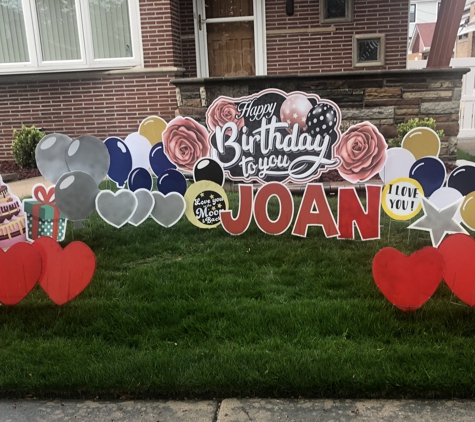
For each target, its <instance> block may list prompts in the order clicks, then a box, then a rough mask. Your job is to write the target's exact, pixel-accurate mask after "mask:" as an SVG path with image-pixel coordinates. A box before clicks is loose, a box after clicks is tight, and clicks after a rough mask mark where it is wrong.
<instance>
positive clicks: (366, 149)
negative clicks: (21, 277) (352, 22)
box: [0, 89, 475, 311]
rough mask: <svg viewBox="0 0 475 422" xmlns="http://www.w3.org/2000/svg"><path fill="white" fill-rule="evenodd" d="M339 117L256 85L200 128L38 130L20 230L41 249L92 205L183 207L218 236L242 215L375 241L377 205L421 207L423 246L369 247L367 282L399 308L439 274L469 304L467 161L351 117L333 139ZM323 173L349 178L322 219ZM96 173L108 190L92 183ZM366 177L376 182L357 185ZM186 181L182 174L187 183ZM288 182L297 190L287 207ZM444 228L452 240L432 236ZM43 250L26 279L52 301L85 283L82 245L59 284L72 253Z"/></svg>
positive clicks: (166, 214) (134, 216) (146, 125)
mask: <svg viewBox="0 0 475 422" xmlns="http://www.w3.org/2000/svg"><path fill="white" fill-rule="evenodd" d="M340 124H341V111H340V109H339V108H338V106H337V105H336V104H335V103H334V102H332V101H330V100H326V99H322V98H320V97H319V96H318V95H315V94H306V93H303V92H292V93H285V92H283V91H280V90H277V89H267V90H265V91H262V92H259V93H257V94H253V95H250V96H246V97H241V98H230V97H219V98H217V99H216V100H215V101H214V102H213V103H212V104H211V106H210V107H209V108H208V110H207V113H206V127H205V126H203V125H201V124H199V123H198V122H196V121H195V120H193V119H191V118H188V117H181V116H180V117H176V118H175V119H173V120H171V121H170V122H168V123H167V122H165V121H164V120H163V119H161V118H160V117H158V116H150V117H147V118H146V119H144V120H143V121H142V122H141V123H140V125H139V128H138V131H137V132H134V133H131V134H129V135H128V136H127V137H126V138H125V140H122V139H121V138H119V137H116V136H111V137H108V138H107V139H106V140H105V141H104V142H102V141H101V140H99V139H97V138H96V137H94V136H90V135H83V136H80V137H78V138H77V139H74V140H73V139H71V138H69V137H68V136H66V135H62V134H49V135H46V136H45V137H44V138H43V139H42V140H41V141H40V143H39V144H38V147H37V149H36V159H37V164H38V168H39V169H40V171H41V172H42V174H43V176H44V177H45V178H46V179H47V180H49V181H50V182H52V183H53V184H55V186H54V187H53V188H51V190H46V188H45V187H36V190H35V191H34V192H33V196H34V200H32V201H26V202H25V203H24V204H25V205H24V206H26V208H25V210H26V213H25V214H26V217H27V219H28V221H29V222H30V223H28V227H27V228H26V229H27V231H28V236H27V238H28V239H31V241H34V242H35V244H36V246H38V247H39V246H40V245H43V244H46V243H45V242H44V241H42V240H41V239H43V238H45V236H47V237H48V238H49V239H50V240H51V241H61V240H62V239H63V238H64V234H65V230H66V224H65V221H66V220H71V221H73V222H74V223H75V226H76V227H78V228H79V227H80V226H82V223H83V222H84V221H85V220H87V218H88V216H89V215H90V214H91V213H92V212H93V211H96V212H97V214H98V215H99V216H100V217H101V218H102V219H103V220H104V222H105V223H106V224H109V225H111V226H112V227H114V228H116V229H120V228H121V227H124V226H127V225H129V224H130V225H132V226H139V225H140V224H143V223H144V222H145V221H147V220H149V219H152V220H153V221H155V222H156V223H157V224H159V225H161V226H162V227H165V228H171V227H172V226H173V225H175V224H176V223H177V222H178V221H180V219H181V218H182V217H183V215H185V216H186V218H187V219H188V220H189V221H190V222H191V223H192V224H194V225H195V226H197V227H199V228H202V229H212V228H216V227H219V226H222V227H223V228H224V230H225V231H227V232H228V233H230V234H232V235H240V234H242V233H244V232H245V231H246V230H247V229H248V227H249V225H250V224H251V221H252V220H254V221H255V223H256V225H257V226H258V227H259V229H260V230H261V231H263V232H264V233H267V234H271V235H280V234H282V233H284V232H286V231H287V230H289V229H290V230H291V233H292V234H293V235H295V236H300V237H306V236H307V232H308V228H309V227H311V226H318V227H321V230H322V231H323V233H324V234H325V236H326V237H327V238H331V237H336V238H338V239H354V238H355V228H356V229H357V230H358V232H359V235H360V238H361V239H362V240H372V239H379V238H380V211H381V207H382V209H383V210H384V212H385V213H386V214H387V215H388V216H389V217H390V218H392V219H395V220H409V219H411V218H414V217H416V216H417V214H419V213H420V212H421V211H422V212H423V215H422V217H420V218H419V219H417V220H416V221H414V222H413V223H412V224H411V225H410V226H409V227H408V228H409V229H415V230H424V231H428V232H430V237H431V242H432V247H427V248H424V249H422V250H421V251H418V252H416V253H415V254H413V255H411V256H410V257H406V256H405V255H403V254H401V253H400V252H398V251H396V250H395V249H392V248H384V249H382V250H381V251H380V253H378V254H377V255H376V257H375V259H374V262H373V276H374V279H375V282H376V284H377V286H378V288H379V289H380V290H381V292H382V293H383V295H384V296H385V297H386V298H387V299H388V300H389V301H390V302H391V303H393V304H394V305H395V306H397V307H398V308H400V309H402V310H404V311H412V310H415V309H417V308H418V307H420V306H422V305H423V304H424V303H425V301H427V300H428V299H429V298H430V296H431V295H432V294H433V293H434V291H435V290H436V288H437V286H438V285H439V284H440V281H441V279H442V278H443V279H444V280H445V281H446V283H447V284H448V286H449V287H450V288H451V289H452V291H453V292H454V294H455V295H458V297H460V299H461V300H462V301H464V302H465V303H467V304H468V305H470V306H475V294H471V292H475V276H473V274H474V273H475V270H474V271H471V269H472V267H473V265H475V264H473V262H474V260H473V259H472V258H471V255H470V253H469V252H470V251H473V250H475V241H474V240H473V239H472V238H471V237H469V236H467V232H466V230H465V228H464V227H463V226H462V225H461V224H462V223H463V224H464V225H465V226H466V227H468V228H470V229H474V228H475V167H471V166H462V167H459V168H457V169H456V170H454V171H453V172H452V173H451V174H450V176H449V178H448V179H447V180H446V170H445V166H444V163H443V162H442V161H441V160H440V159H439V157H438V154H439V152H440V139H439V137H438V136H437V134H436V133H435V132H434V131H432V130H431V129H428V128H416V129H413V130H412V131H410V132H409V133H408V134H407V135H406V137H405V138H404V140H403V143H402V147H401V148H391V149H389V150H388V149H387V143H386V141H385V139H384V137H383V136H382V135H381V133H380V132H379V131H378V129H377V128H376V127H375V126H374V125H373V124H371V123H370V122H362V123H359V124H356V125H353V126H351V127H350V128H349V129H348V130H346V131H345V132H344V133H342V132H341V128H340ZM330 170H337V171H338V173H339V174H340V176H341V177H342V178H343V179H345V180H346V181H347V182H349V183H350V185H349V186H346V187H341V188H339V190H338V207H337V215H336V218H335V216H334V215H333V213H332V211H331V209H330V207H329V204H328V201H327V197H326V195H325V192H324V187H323V185H322V184H321V183H317V182H316V181H317V180H318V178H319V177H320V176H321V175H322V174H324V173H325V172H328V171H330ZM106 174H107V177H108V178H109V179H110V180H112V181H114V182H115V184H116V185H117V187H118V188H119V190H118V191H116V192H113V191H112V190H109V189H106V190H100V189H99V188H98V185H99V183H100V182H101V180H102V179H103V178H104V176H105V175H106ZM378 175H379V178H380V179H381V180H382V181H383V184H382V185H381V184H380V183H375V182H371V180H373V179H376V178H377V176H378ZM187 176H188V177H189V176H192V177H193V183H192V184H191V185H190V186H188V183H187V180H186V177H187ZM154 177H155V179H154ZM226 178H227V179H229V180H231V181H236V182H239V183H240V184H239V209H238V211H237V212H236V213H235V214H234V213H233V212H232V211H231V210H230V209H229V201H228V198H227V194H226V191H225V190H224V188H223V187H224V182H225V180H226ZM154 180H155V182H154ZM289 183H292V184H298V185H305V190H304V193H303V197H302V200H301V203H300V206H299V208H298V210H296V209H294V199H293V197H292V194H291V191H290V189H289V187H288V184H289ZM356 183H365V188H366V189H365V195H366V198H365V200H366V201H365V203H366V204H365V205H363V204H362V201H361V200H360V198H359V197H358V195H357V193H356V190H355V187H353V186H351V184H356ZM256 185H257V186H258V189H256ZM154 186H156V190H154ZM40 191H41V192H42V195H39V193H41V192H40ZM53 192H54V196H53ZM271 198H277V199H278V203H279V213H278V216H277V217H276V218H271V216H270V215H269V212H268V208H269V201H270V200H271ZM7 200H8V198H7V199H5V201H7ZM5 201H4V202H5ZM4 209H5V210H4V212H3V213H2V218H3V220H2V219H0V228H1V224H4V225H8V224H10V222H9V220H8V219H9V218H10V217H9V216H10V215H11V214H12V211H11V209H12V206H11V205H9V204H5V206H4ZM21 211H22V212H23V210H21ZM43 211H44V212H43ZM47 211H48V212H47ZM19 212H20V210H19ZM295 214H296V217H295V218H294V215H295ZM10 233H11V231H10ZM447 234H452V236H449V237H448V238H446V239H444V238H445V237H446V235H447ZM9 236H10V237H11V234H9ZM42 242H43V243H42ZM47 246H48V248H46V249H45V250H44V251H43V252H42V254H43V255H42V259H41V262H42V264H41V265H40V264H38V265H37V266H36V269H37V272H39V271H40V269H41V266H43V271H48V272H49V274H50V276H48V277H47V278H43V279H42V280H43V281H41V280H40V284H41V285H42V286H43V287H45V286H46V287H45V288H46V289H47V292H48V294H49V295H50V297H52V298H53V300H54V301H55V303H58V304H63V303H65V302H67V301H69V300H71V299H72V298H73V297H74V296H75V295H77V294H78V293H79V292H80V291H81V290H82V289H83V288H84V287H85V286H86V285H87V283H88V282H89V280H90V278H91V277H92V274H93V269H94V265H93V264H94V259H93V255H91V253H92V251H91V253H89V252H88V251H87V250H86V249H85V248H84V247H85V245H84V247H83V246H81V248H82V249H83V250H84V252H85V253H84V254H83V255H84V257H83V258H81V259H82V261H83V263H84V264H85V263H88V265H85V267H88V268H90V269H91V271H89V272H88V273H87V274H84V277H83V278H81V279H80V280H77V281H76V280H75V279H73V278H72V275H68V277H66V278H67V280H66V281H65V283H66V284H62V282H61V278H62V277H60V276H59V274H63V273H64V274H66V272H68V271H69V270H70V268H73V267H71V265H72V263H73V260H72V259H70V256H72V254H71V255H70V254H64V253H62V252H61V251H62V249H58V250H56V249H55V248H54V247H53V246H52V245H51V244H50V243H48V244H47ZM40 249H41V248H40ZM25 250H26V249H25ZM75 250H76V249H74V248H70V249H69V251H75ZM21 251H22V249H21V248H17V249H16V250H15V251H13V250H12V252H11V254H12V256H15V260H16V261H18V262H24V259H23V258H21V256H22V252H21ZM29 251H30V253H31V249H29ZM45 251H47V253H46V252H45ZM65 251H66V249H65ZM86 252H87V253H86ZM78 256H79V255H78ZM81 256H82V255H81ZM61 257H63V258H61ZM65 257H68V258H67V259H66V258H65ZM35 259H36V258H35ZM81 259H79V260H78V261H77V264H78V265H81ZM38 262H39V261H38ZM75 262H76V261H75ZM460 268H462V270H461V269H460ZM467 268H468V269H467ZM53 274H54V277H53ZM68 274H70V273H69V272H68ZM71 274H72V273H71ZM422 275H425V276H424V277H423V276H422ZM35 277H36V275H35ZM35 277H32V282H31V283H30V284H31V285H30V287H31V286H32V285H34V283H35V282H36V281H35ZM13 279H14V278H13ZM46 280H50V281H51V282H50V281H48V283H47V282H46ZM53 280H54V281H53ZM71 285H74V286H77V290H76V293H74V294H73V295H72V296H64V294H63V293H61V292H66V291H70V290H71ZM0 293H1V292H0ZM26 294H27V291H25V292H23V291H22V294H21V295H18V298H16V299H15V300H11V299H7V300H2V297H1V294H0V302H3V303H4V304H8V303H10V304H13V303H17V302H18V300H21V298H22V297H24V295H26Z"/></svg>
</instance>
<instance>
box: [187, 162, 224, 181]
mask: <svg viewBox="0 0 475 422" xmlns="http://www.w3.org/2000/svg"><path fill="white" fill-rule="evenodd" d="M193 179H194V181H195V182H200V181H202V180H209V181H210V182H214V183H216V184H217V185H219V186H223V185H224V170H223V167H222V166H221V164H219V163H218V162H217V161H216V160H213V159H212V158H209V157H204V158H201V159H199V160H198V161H197V162H196V164H195V167H194V168H193Z"/></svg>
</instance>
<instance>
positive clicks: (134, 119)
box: [0, 74, 176, 159]
mask: <svg viewBox="0 0 475 422" xmlns="http://www.w3.org/2000/svg"><path fill="white" fill-rule="evenodd" d="M173 76H174V75H171V74H170V75H162V76H152V75H148V76H145V75H144V76H140V77H139V76H126V77H113V78H98V79H92V80H91V79H74V80H61V81H58V80H50V81H44V82H30V83H21V82H14V83H9V84H0V98H2V102H1V103H0V139H2V141H3V142H1V143H0V159H1V158H9V157H10V145H11V142H12V139H13V137H12V131H13V129H20V128H21V126H22V124H25V125H27V126H31V125H35V126H36V127H42V128H44V129H45V131H46V132H47V133H52V132H59V133H64V134H67V135H68V136H71V137H75V136H79V135H84V134H91V135H94V136H97V137H98V138H100V139H105V138H106V137H107V136H119V137H121V138H122V139H124V138H125V137H126V136H127V135H128V134H130V133H132V132H136V131H137V130H138V125H139V123H140V122H141V121H142V120H143V119H144V118H145V117H147V116H149V115H157V114H159V115H160V116H162V117H163V118H164V119H166V120H170V119H172V118H173V117H174V116H175V109H176V96H175V88H174V87H173V86H172V85H171V84H170V82H169V81H170V79H171V78H173Z"/></svg>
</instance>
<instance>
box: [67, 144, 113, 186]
mask: <svg viewBox="0 0 475 422" xmlns="http://www.w3.org/2000/svg"><path fill="white" fill-rule="evenodd" d="M66 163H67V165H68V167H69V171H83V172H84V173H87V174H90V175H91V176H92V177H93V179H94V180H95V181H96V184H97V185H98V184H99V183H101V181H102V180H103V179H104V178H105V177H106V175H107V171H108V170H109V164H110V156H109V151H108V150H107V147H106V146H105V145H104V143H103V142H102V141H101V140H100V139H98V138H96V137H95V136H91V135H83V136H80V137H79V138H77V139H75V140H74V141H72V142H71V145H70V146H69V148H68V150H67V153H66Z"/></svg>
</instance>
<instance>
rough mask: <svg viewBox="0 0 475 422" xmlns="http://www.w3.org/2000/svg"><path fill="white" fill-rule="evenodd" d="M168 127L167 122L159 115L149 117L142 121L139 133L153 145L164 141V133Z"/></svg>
mask: <svg viewBox="0 0 475 422" xmlns="http://www.w3.org/2000/svg"><path fill="white" fill-rule="evenodd" d="M166 128H167V122H166V121H165V120H163V119H162V118H161V117H158V116H150V117H147V118H146V119H144V120H143V121H142V123H140V126H139V133H140V134H141V135H142V136H144V137H145V138H147V139H148V141H149V142H150V144H151V145H152V146H153V145H155V144H158V143H159V142H162V133H163V131H164V130H165V129H166Z"/></svg>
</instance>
